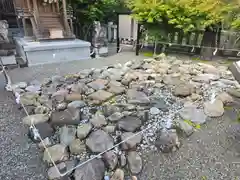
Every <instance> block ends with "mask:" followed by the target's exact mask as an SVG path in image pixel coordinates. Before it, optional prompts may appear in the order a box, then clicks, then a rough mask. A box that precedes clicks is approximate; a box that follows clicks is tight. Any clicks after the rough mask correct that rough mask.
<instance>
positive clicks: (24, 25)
mask: <svg viewBox="0 0 240 180" xmlns="http://www.w3.org/2000/svg"><path fill="white" fill-rule="evenodd" d="M22 23H23V31H24V36H28V33H27V28H26V26H27V25H26V19H25V18H24V17H23V18H22Z"/></svg>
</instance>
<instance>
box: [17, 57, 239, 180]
mask: <svg viewBox="0 0 240 180" xmlns="http://www.w3.org/2000/svg"><path fill="white" fill-rule="evenodd" d="M13 88H14V91H15V92H17V93H19V94H21V101H22V103H23V104H24V105H25V106H26V109H27V110H28V113H29V114H30V116H27V117H25V118H23V123H24V124H26V125H29V126H30V125H31V124H32V123H33V124H34V125H35V126H36V128H37V129H38V132H39V134H40V135H41V137H42V138H43V139H44V144H45V146H46V147H48V151H47V150H46V149H44V148H43V143H40V142H39V140H38V139H36V138H35V141H36V142H39V147H40V149H42V150H43V151H44V153H43V161H44V162H46V163H47V164H48V166H49V169H48V176H49V179H60V176H59V174H58V173H57V171H56V169H55V167H53V164H52V160H53V161H54V162H55V163H56V164H57V167H58V168H59V170H60V172H62V173H64V172H66V171H68V170H71V169H72V168H73V167H75V166H76V165H78V164H79V163H82V162H84V161H85V160H87V159H89V158H92V157H94V156H95V155H97V154H98V153H101V152H104V151H106V150H109V151H107V152H106V153H104V154H103V155H102V156H100V157H97V158H95V159H94V160H92V161H90V162H88V163H87V164H85V165H83V166H81V167H79V168H76V169H75V170H73V171H71V172H70V173H68V174H67V175H66V178H69V177H71V178H73V179H75V180H89V179H95V180H102V179H103V178H104V177H105V179H107V178H108V179H111V180H123V179H125V178H126V177H127V176H129V175H130V176H132V177H131V178H132V179H134V180H136V179H137V177H136V175H138V174H139V173H140V172H141V170H142V166H143V161H142V158H141V154H142V153H144V152H147V151H149V150H158V149H159V150H161V151H162V152H164V153H169V152H172V151H175V150H177V149H178V148H179V147H180V141H179V138H178V136H179V135H181V136H182V135H183V136H184V137H186V136H190V135H191V134H193V133H194V132H195V131H196V128H195V127H196V126H197V125H198V126H199V125H201V124H204V123H206V122H207V120H208V119H209V118H211V117H219V116H222V115H223V113H224V105H228V104H229V103H232V102H233V98H232V96H234V97H240V89H238V88H239V84H238V83H237V82H236V81H235V80H234V79H233V76H232V75H231V73H230V72H229V71H228V70H227V68H226V67H224V66H219V67H214V66H212V65H209V64H203V63H194V62H192V61H189V60H186V61H182V60H178V59H176V58H174V57H165V56H163V55H161V56H160V57H158V58H156V59H145V60H142V61H134V62H132V61H130V62H128V63H126V64H124V65H121V64H117V65H113V66H109V67H104V68H102V69H85V70H82V71H80V72H79V73H76V74H71V75H66V76H53V77H51V78H46V79H44V81H43V82H41V83H40V82H38V81H32V82H30V83H25V82H20V83H17V84H14V85H13ZM145 128H147V130H146V131H144V133H143V134H142V133H138V132H140V131H141V130H143V129H145ZM179 132H181V133H179ZM136 133H138V134H137V135H135V134H136ZM133 135H135V136H134V137H133V138H131V139H129V137H131V136H133ZM124 140H125V142H124V143H122V144H121V145H119V146H116V147H114V148H112V147H113V146H114V145H116V144H118V143H119V142H121V141H124ZM49 154H50V156H51V158H50V156H49Z"/></svg>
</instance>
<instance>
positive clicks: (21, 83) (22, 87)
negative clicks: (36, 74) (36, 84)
mask: <svg viewBox="0 0 240 180" xmlns="http://www.w3.org/2000/svg"><path fill="white" fill-rule="evenodd" d="M26 87H27V83H26V82H19V83H16V84H13V85H12V88H13V89H17V88H20V89H25V88H26Z"/></svg>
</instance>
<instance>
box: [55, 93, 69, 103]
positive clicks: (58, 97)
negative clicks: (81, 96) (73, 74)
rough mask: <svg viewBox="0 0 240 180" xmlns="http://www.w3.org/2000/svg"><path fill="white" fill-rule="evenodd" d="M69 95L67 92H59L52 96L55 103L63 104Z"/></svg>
mask: <svg viewBox="0 0 240 180" xmlns="http://www.w3.org/2000/svg"><path fill="white" fill-rule="evenodd" d="M67 94H68V91H67V90H59V91H57V92H55V93H53V94H52V100H53V101H54V102H63V101H64V100H65V97H66V95H67Z"/></svg>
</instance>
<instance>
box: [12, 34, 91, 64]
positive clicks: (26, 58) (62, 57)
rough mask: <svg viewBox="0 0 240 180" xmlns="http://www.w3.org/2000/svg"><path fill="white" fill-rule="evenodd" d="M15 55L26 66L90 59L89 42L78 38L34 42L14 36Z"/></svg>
mask: <svg viewBox="0 0 240 180" xmlns="http://www.w3.org/2000/svg"><path fill="white" fill-rule="evenodd" d="M15 42H16V51H17V55H18V56H19V57H21V58H22V60H23V62H24V63H26V64H28V66H34V65H40V64H50V63H57V62H67V61H73V60H83V59H90V45H91V44H90V43H89V42H86V41H82V40H79V39H74V40H50V41H41V42H36V41H33V39H31V38H26V37H25V38H15Z"/></svg>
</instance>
